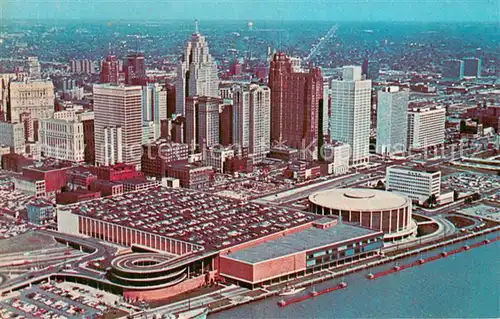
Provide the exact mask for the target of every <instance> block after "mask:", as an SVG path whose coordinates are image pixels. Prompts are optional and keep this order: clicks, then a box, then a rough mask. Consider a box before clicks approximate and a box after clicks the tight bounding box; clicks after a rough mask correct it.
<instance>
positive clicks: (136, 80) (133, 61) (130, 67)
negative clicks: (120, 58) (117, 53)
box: [125, 53, 146, 84]
mask: <svg viewBox="0 0 500 319" xmlns="http://www.w3.org/2000/svg"><path fill="white" fill-rule="evenodd" d="M145 78H146V66H145V63H144V54H143V53H133V54H129V55H128V56H127V66H126V68H125V82H126V83H127V84H140V82H141V80H144V79H145Z"/></svg>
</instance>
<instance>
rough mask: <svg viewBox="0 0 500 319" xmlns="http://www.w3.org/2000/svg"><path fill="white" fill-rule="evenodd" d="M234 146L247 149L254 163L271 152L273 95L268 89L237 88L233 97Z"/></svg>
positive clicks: (251, 85)
mask: <svg viewBox="0 0 500 319" xmlns="http://www.w3.org/2000/svg"><path fill="white" fill-rule="evenodd" d="M232 111H233V119H232V133H233V135H232V143H233V144H235V145H237V146H238V147H240V148H248V153H249V155H250V157H251V158H252V159H253V162H254V163H258V162H261V161H262V160H263V159H264V158H265V157H266V155H267V154H268V153H269V150H270V148H271V133H270V129H271V123H270V114H271V91H270V89H269V87H267V86H265V85H258V84H249V85H240V86H238V87H237V88H236V89H235V91H234V94H233V108H232Z"/></svg>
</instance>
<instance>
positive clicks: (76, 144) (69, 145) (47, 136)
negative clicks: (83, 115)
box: [38, 111, 85, 162]
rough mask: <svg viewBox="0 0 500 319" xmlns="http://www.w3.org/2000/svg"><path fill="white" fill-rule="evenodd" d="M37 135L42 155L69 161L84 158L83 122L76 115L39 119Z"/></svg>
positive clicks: (79, 160)
mask: <svg viewBox="0 0 500 319" xmlns="http://www.w3.org/2000/svg"><path fill="white" fill-rule="evenodd" d="M63 112H64V111H63ZM38 135H39V140H40V144H41V153H42V156H45V157H51V158H56V159H60V160H65V161H70V162H83V161H84V160H85V143H84V133H83V123H82V122H81V121H80V120H79V119H78V116H76V115H74V117H72V118H65V119H57V118H53V119H44V120H40V127H39V131H38Z"/></svg>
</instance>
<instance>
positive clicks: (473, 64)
mask: <svg viewBox="0 0 500 319" xmlns="http://www.w3.org/2000/svg"><path fill="white" fill-rule="evenodd" d="M481 67H482V60H481V59H478V58H465V59H464V76H467V77H475V78H479V77H481Z"/></svg>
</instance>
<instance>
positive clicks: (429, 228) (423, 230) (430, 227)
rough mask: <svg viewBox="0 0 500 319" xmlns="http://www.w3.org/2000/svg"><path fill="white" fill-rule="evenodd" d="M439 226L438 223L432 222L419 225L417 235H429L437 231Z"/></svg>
mask: <svg viewBox="0 0 500 319" xmlns="http://www.w3.org/2000/svg"><path fill="white" fill-rule="evenodd" d="M438 228H439V226H438V224H436V223H432V224H425V225H418V230H417V237H422V236H425V235H429V234H432V233H434V232H435V231H437V230H438Z"/></svg>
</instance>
